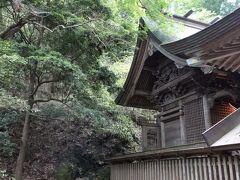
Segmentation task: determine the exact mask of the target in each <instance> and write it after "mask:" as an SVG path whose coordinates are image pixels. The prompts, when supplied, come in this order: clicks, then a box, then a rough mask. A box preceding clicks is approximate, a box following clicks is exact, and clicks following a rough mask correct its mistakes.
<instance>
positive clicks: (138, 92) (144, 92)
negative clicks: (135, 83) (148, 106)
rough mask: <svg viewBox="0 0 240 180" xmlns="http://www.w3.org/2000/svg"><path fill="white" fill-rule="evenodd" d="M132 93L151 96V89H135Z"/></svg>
mask: <svg viewBox="0 0 240 180" xmlns="http://www.w3.org/2000/svg"><path fill="white" fill-rule="evenodd" d="M134 95H137V96H151V91H144V90H138V89H136V90H135V92H134Z"/></svg>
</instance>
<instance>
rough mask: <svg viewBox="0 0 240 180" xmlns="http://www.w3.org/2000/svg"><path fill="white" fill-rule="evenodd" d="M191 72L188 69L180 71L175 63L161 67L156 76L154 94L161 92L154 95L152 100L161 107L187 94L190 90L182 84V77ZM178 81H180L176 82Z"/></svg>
mask: <svg viewBox="0 0 240 180" xmlns="http://www.w3.org/2000/svg"><path fill="white" fill-rule="evenodd" d="M189 72H191V70H190V69H189V68H188V67H184V68H182V69H179V68H177V67H176V66H175V64H174V63H171V64H168V65H166V66H164V67H159V68H158V71H157V72H156V74H155V76H156V78H157V81H155V83H154V86H153V93H154V92H158V90H159V92H158V93H156V94H155V93H154V94H153V96H151V97H150V100H151V101H152V102H154V103H156V104H157V105H161V104H164V103H166V102H169V101H172V100H174V99H176V98H178V97H180V96H182V95H184V94H185V93H187V92H188V90H187V89H186V86H185V84H184V83H182V82H181V81H182V80H181V79H180V77H183V75H186V74H187V73H189ZM177 79H180V81H176V80H177ZM189 79H190V78H189ZM163 87H166V88H163Z"/></svg>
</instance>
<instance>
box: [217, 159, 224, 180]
mask: <svg viewBox="0 0 240 180" xmlns="http://www.w3.org/2000/svg"><path fill="white" fill-rule="evenodd" d="M217 164H218V173H219V176H218V178H219V180H223V172H222V161H221V156H220V155H218V156H217Z"/></svg>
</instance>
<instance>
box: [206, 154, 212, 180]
mask: <svg viewBox="0 0 240 180" xmlns="http://www.w3.org/2000/svg"><path fill="white" fill-rule="evenodd" d="M207 161H208V162H207V164H208V173H209V180H213V179H212V162H211V158H209V157H208V158H207Z"/></svg>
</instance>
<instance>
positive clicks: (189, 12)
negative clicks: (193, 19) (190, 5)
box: [183, 9, 193, 18]
mask: <svg viewBox="0 0 240 180" xmlns="http://www.w3.org/2000/svg"><path fill="white" fill-rule="evenodd" d="M192 13H193V10H192V9H191V10H190V11H188V12H187V13H186V14H184V16H183V17H185V18H188V17H189V16H191V14H192Z"/></svg>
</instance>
